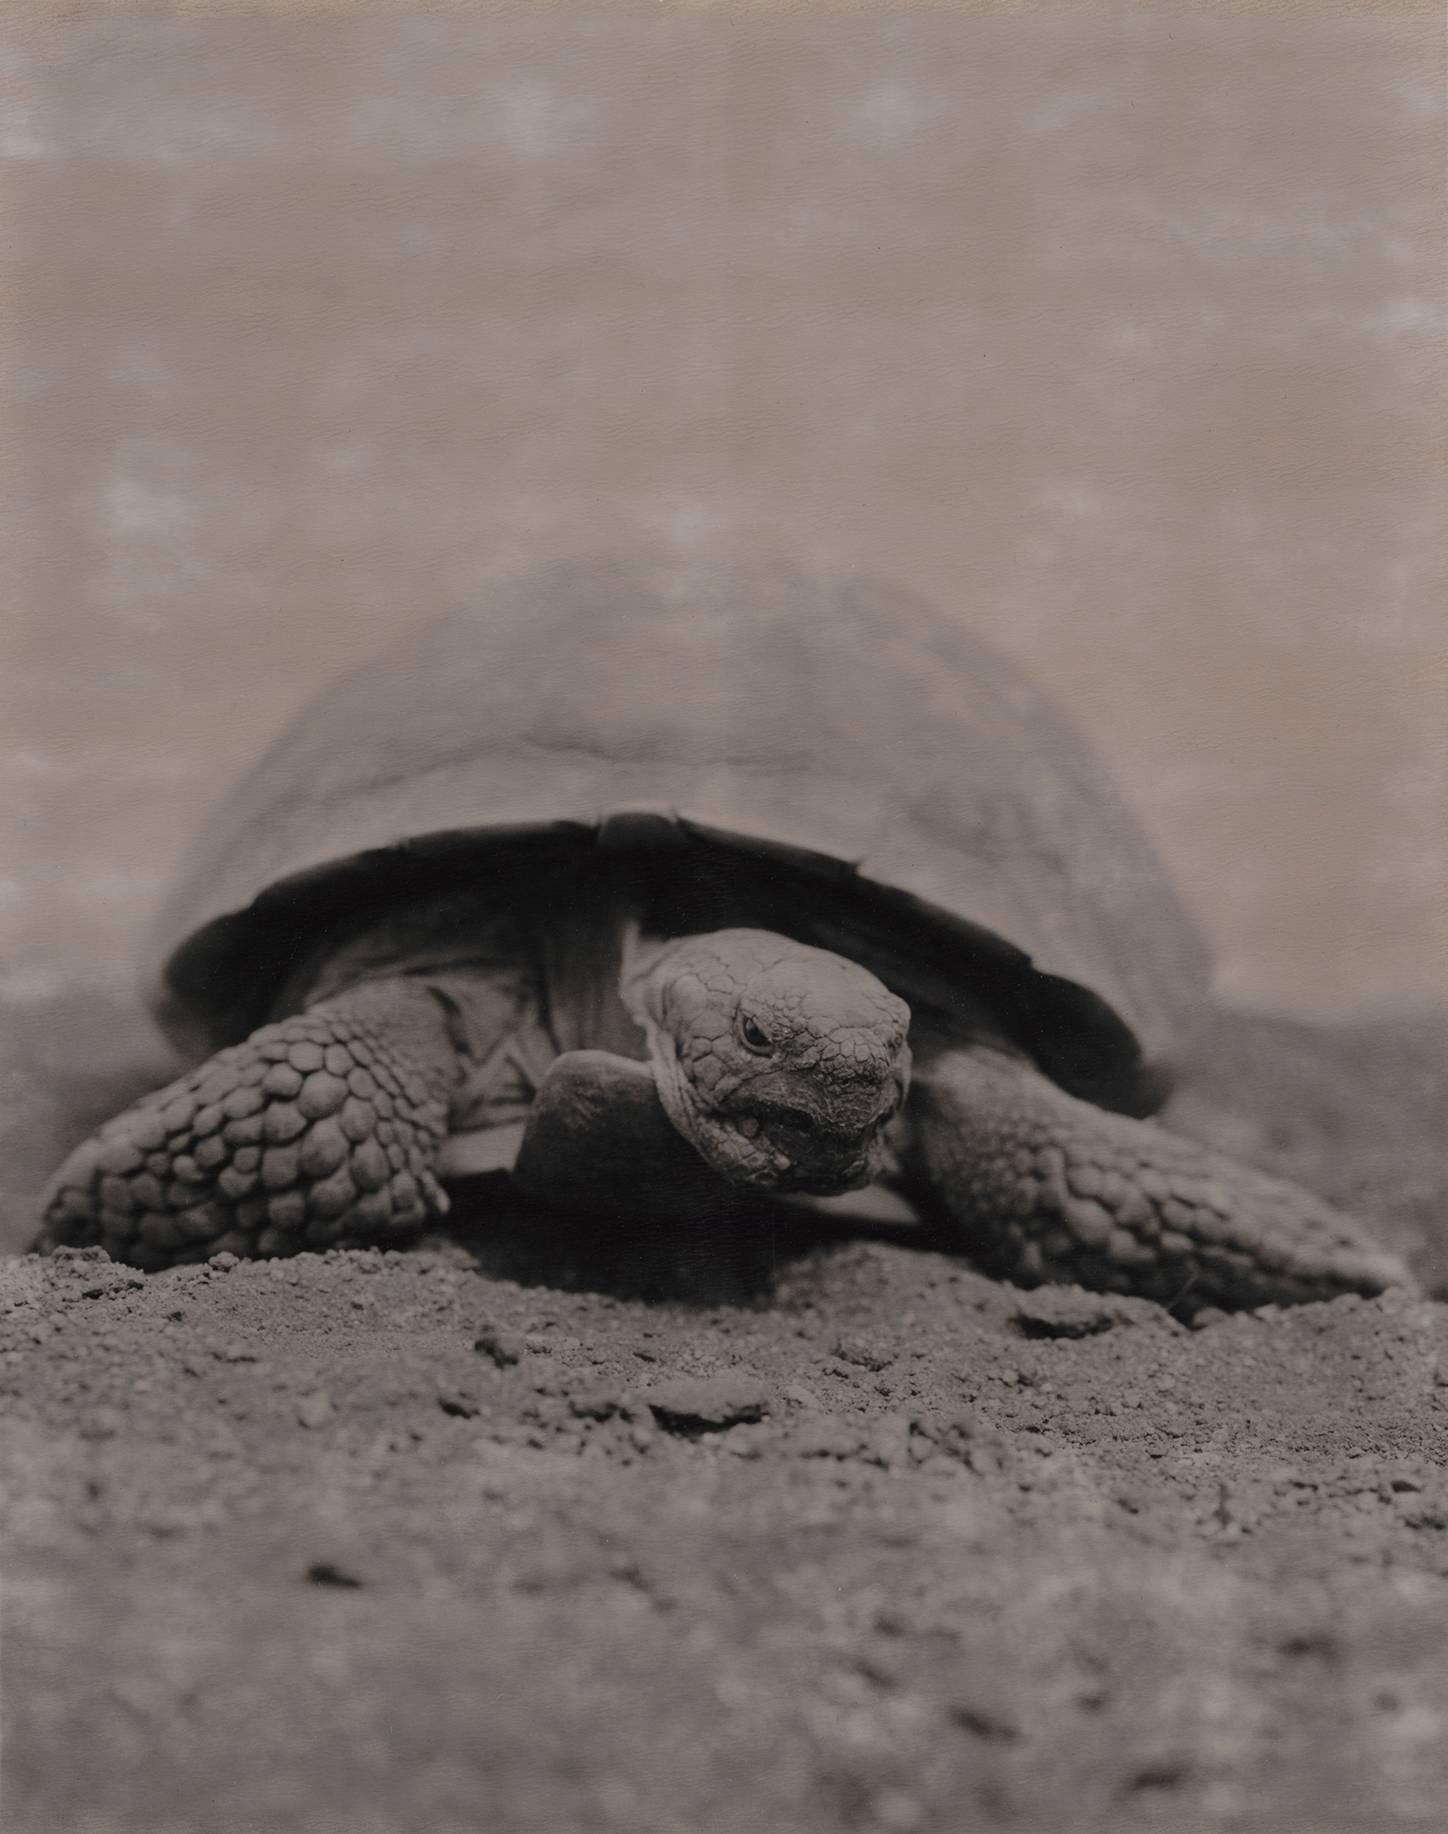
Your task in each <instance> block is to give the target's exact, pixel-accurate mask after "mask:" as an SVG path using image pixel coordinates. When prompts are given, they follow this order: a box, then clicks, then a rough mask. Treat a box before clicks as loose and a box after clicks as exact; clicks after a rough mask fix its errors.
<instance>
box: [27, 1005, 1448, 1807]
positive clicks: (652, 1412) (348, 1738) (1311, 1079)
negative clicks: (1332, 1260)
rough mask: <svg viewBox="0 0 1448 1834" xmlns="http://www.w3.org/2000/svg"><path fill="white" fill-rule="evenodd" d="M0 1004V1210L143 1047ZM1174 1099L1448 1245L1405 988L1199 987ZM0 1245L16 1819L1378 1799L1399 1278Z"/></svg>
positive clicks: (1398, 1458) (1438, 1628)
mask: <svg viewBox="0 0 1448 1834" xmlns="http://www.w3.org/2000/svg"><path fill="white" fill-rule="evenodd" d="M148 1049H149V1047H148V1046H146V1045H145V1044H144V1042H143V1034H142V1033H141V1032H140V1031H139V1029H138V1028H137V1026H136V1024H135V1021H134V1020H133V1019H132V1018H131V1017H130V1016H129V1015H128V1014H127V1013H126V1011H125V1009H124V1008H123V1007H121V1006H118V1005H111V1004H107V1003H105V1002H103V1001H98V1000H97V999H95V998H81V997H79V996H76V997H75V998H74V999H72V1000H69V1001H63V1002H47V1003H45V1004H43V1005H41V1004H32V1005H30V1006H26V1007H19V1008H16V1009H15V1010H14V1011H13V1012H11V1013H10V1014H9V1015H8V1019H7V1025H6V1042H5V1045H4V1056H3V1061H0V1078H3V1081H0V1201H3V1206H4V1213H3V1223H4V1238H3V1240H4V1245H5V1246H8V1247H9V1248H11V1249H18V1248H20V1247H22V1246H23V1243H24V1240H25V1237H26V1234H27V1231H28V1229H29V1227H30V1220H29V1206H30V1205H31V1203H32V1201H33V1194H34V1188H35V1185H36V1183H37V1182H38V1180H39V1178H40V1176H41V1175H42V1174H43V1172H44V1171H45V1170H46V1169H48V1166H49V1164H50V1163H51V1162H53V1159H54V1158H55V1156H57V1155H58V1153H59V1151H60V1150H61V1149H62V1148H63V1147H64V1146H65V1145H67V1144H68V1143H69V1142H70V1140H71V1139H73V1138H74V1137H75V1136H76V1134H77V1133H79V1132H81V1131H83V1130H84V1128H85V1127H86V1126H87V1125H89V1123H90V1121H91V1120H92V1119H93V1117H94V1116H95V1114H96V1113H98V1112H102V1111H105V1110H106V1109H108V1108H109V1107H111V1106H113V1105H114V1104H115V1103H116V1101H117V1100H118V1099H120V1098H121V1097H122V1096H123V1095H124V1094H126V1093H129V1092H130V1090H131V1089H132V1088H134V1087H135V1086H137V1085H139V1084H143V1083H145V1082H146V1081H147V1080H148V1079H150V1078H152V1077H155V1076H157V1075H159V1073H160V1064H159V1060H157V1059H156V1058H155V1057H154V1055H152V1056H150V1057H149V1058H148V1056H147V1051H148ZM1189 1068H1190V1070H1191V1072H1192V1075H1191V1080H1190V1087H1189V1089H1188V1091H1187V1092H1186V1093H1185V1094H1183V1096H1182V1097H1181V1098H1179V1100H1178V1103H1177V1107H1176V1116H1177V1119H1178V1120H1179V1123H1180V1124H1181V1125H1182V1126H1183V1127H1187V1128H1191V1129H1194V1130H1195V1131H1197V1132H1199V1133H1202V1134H1205V1135H1209V1136H1210V1137H1212V1138H1214V1139H1216V1140H1218V1141H1220V1142H1223V1143H1226V1144H1229V1145H1231V1146H1233V1147H1234V1148H1235V1149H1236V1150H1238V1151H1240V1152H1243V1153H1245V1154H1247V1155H1248V1156H1252V1157H1256V1158H1258V1159H1261V1160H1262V1161H1264V1162H1266V1163H1271V1164H1275V1165H1277V1166H1279V1167H1282V1168H1285V1169H1287V1170H1290V1171H1293V1172H1295V1173H1297V1174H1298V1175H1300V1176H1303V1177H1304V1178H1308V1179H1309V1181H1310V1182H1314V1183H1316V1184H1317V1185H1318V1186H1319V1187H1320V1188H1322V1189H1324V1190H1326V1191H1328V1192H1329V1194H1332V1195H1336V1196H1339V1197H1345V1198H1350V1199H1352V1200H1354V1201H1356V1202H1357V1204H1358V1205H1359V1207H1360V1208H1361V1209H1362V1210H1363V1211H1364V1212H1365V1213H1368V1214H1371V1215H1372V1216H1374V1217H1375V1218H1376V1219H1378V1221H1379V1223H1380V1226H1381V1229H1382V1232H1383V1233H1384V1235H1386V1236H1387V1237H1389V1238H1390V1239H1391V1240H1393V1241H1394V1242H1395V1244H1396V1245H1398V1246H1399V1247H1401V1248H1402V1249H1403V1250H1404V1251H1405V1252H1407V1253H1409V1254H1410V1256H1411V1257H1412V1258H1413V1260H1414V1262H1415V1264H1416V1265H1417V1267H1418V1269H1419V1271H1420V1273H1421V1275H1422V1276H1423V1278H1424V1281H1425V1284H1426V1285H1427V1286H1428V1287H1429V1288H1430V1289H1438V1288H1443V1287H1444V1286H1445V1283H1448V1258H1445V1246H1448V1149H1445V1140H1448V1129H1445V1126H1444V1122H1445V1120H1448V1020H1444V1019H1434V1020H1424V1021H1422V1022H1421V1023H1413V1024H1404V1025H1397V1026H1366V1027H1360V1028H1356V1029H1354V1030H1338V1031H1334V1032H1327V1031H1320V1030H1314V1029H1312V1028H1307V1027H1304V1026H1297V1025H1291V1024H1288V1023H1286V1022H1268V1021H1249V1020H1246V1019H1229V1018H1223V1019H1222V1020H1221V1021H1220V1022H1219V1023H1218V1024H1217V1025H1216V1026H1215V1027H1214V1028H1213V1030H1212V1031H1211V1032H1210V1033H1209V1034H1208V1036H1207V1038H1206V1039H1205V1040H1204V1042H1203V1045H1202V1047H1201V1049H1200V1050H1199V1052H1198V1053H1197V1056H1196V1058H1195V1060H1194V1062H1193V1063H1192V1064H1191V1065H1190V1066H1189ZM459 1207H460V1209H461V1210H462V1212H463V1214H464V1221H465V1227H464V1229H463V1231H462V1232H461V1234H460V1236H459V1238H458V1239H455V1240H450V1241H448V1242H446V1243H437V1244H432V1245H430V1246H429V1247H427V1248H426V1249H424V1250H422V1251H420V1252H417V1253H413V1254H408V1255H394V1254H375V1253H368V1254H356V1253H353V1254H332V1255H325V1256H315V1255H303V1256H300V1257H298V1258H297V1259H294V1260H290V1261H285V1262H274V1263H263V1264H241V1263H235V1262H232V1261H231V1259H230V1257H225V1256H223V1257H220V1258H219V1259H218V1261H216V1262H213V1263H212V1264H210V1265H209V1266H206V1267H202V1268H193V1269H186V1270H181V1271H177V1272H175V1273H170V1274H164V1275H158V1276H153V1277H149V1278H147V1277H144V1276H142V1275H139V1274H135V1273H133V1272H131V1271H130V1270H128V1269H124V1268H119V1267H117V1266H115V1265H114V1264H112V1263H110V1262H108V1261H106V1260H104V1259H102V1258H96V1257H95V1255H94V1253H93V1252H92V1251H87V1252H84V1253H80V1254H69V1255H62V1256H58V1257H56V1258H55V1259H54V1260H53V1261H48V1262H42V1261H38V1260H33V1259H28V1258H23V1257H19V1256H14V1257H12V1258H8V1259H6V1260H4V1261H0V1537H3V1540H0V1554H3V1566H0V1633H3V1641H0V1684H3V1715H4V1721H3V1734H4V1739H3V1757H0V1825H3V1827H4V1828H5V1829H6V1830H7V1831H12V1834H40V1831H42V1830H44V1831H45V1834H57V1831H64V1834H71V1831H72V1830H74V1831H76V1834H81V1831H84V1834H110V1831H111V1830H116V1831H118V1834H119V1831H120V1830H127V1831H131V1830H144V1831H145V1834H173V1831H174V1834H182V1831H185V1834H199V1831H201V1830H204V1831H205V1834H283V1831H291V1830H305V1831H306V1834H333V1831H335V1834H451V1831H453V1830H458V1831H462V1830H487V1834H512V1831H513V1830H518V1831H520V1834H521V1831H524V1830H529V1831H532V1830H537V1831H538V1834H545V1831H546V1834H569V1831H571V1830H575V1829H577V1830H585V1829H589V1830H591V1829H621V1830H628V1831H629V1834H652V1831H654V1830H658V1831H659V1834H694V1831H698V1834H743V1831H744V1830H750V1831H751V1834H760V1831H770V1834H772V1831H773V1830H780V1831H785V1830H789V1831H791V1834H792V1831H794V1830H798V1831H799V1834H814V1831H816V1830H818V1831H820V1834H825V1831H827V1830H828V1831H831V1834H832V1831H834V1830H854V1829H861V1830H871V1831H874V1830H878V1831H879V1834H931V1831H934V1830H940V1831H942V1834H944V1831H946V1830H949V1831H952V1834H954V1831H956V1830H961V1829H970V1830H981V1831H983V1834H985V1831H990V1830H996V1829H1002V1830H1007V1829H1010V1830H1017V1829H1018V1830H1026V1831H1035V1830H1040V1831H1042V1834H1055V1831H1057V1830H1062V1831H1064V1830H1067V1829H1070V1830H1089V1829H1103V1830H1111V1831H1112V1834H1116V1831H1117V1830H1120V1831H1122V1834H1130V1831H1131V1830H1142V1831H1145V1830H1150V1831H1151V1834H1164V1831H1166V1830H1175V1829H1181V1830H1193V1831H1205V1830H1212V1831H1216V1830H1229V1829H1230V1830H1258V1829H1260V1830H1271V1831H1273V1834H1279V1831H1280V1834H1308V1831H1315V1830H1349V1831H1352V1834H1357V1831H1359V1830H1361V1831H1363V1834H1366V1831H1367V1830H1369V1829H1371V1830H1373V1834H1382V1831H1384V1830H1397V1829H1424V1830H1434V1831H1435V1834H1437V1831H1438V1830H1441V1829H1442V1827H1443V1826H1444V1823H1445V1811H1444V1808H1443V1804H1444V1802H1445V1801H1448V1739H1445V1716H1448V1638H1445V1636H1444V1623H1445V1612H1448V1468H1445V1454H1448V1307H1445V1306H1444V1305H1443V1304H1441V1303H1439V1302H1437V1301H1435V1300H1432V1299H1423V1300H1418V1299H1408V1298H1403V1297H1388V1298H1385V1299H1382V1300H1379V1301H1374V1302H1371V1303H1365V1302H1361V1301H1358V1300H1354V1299H1344V1300H1339V1301H1337V1302H1336V1303H1334V1304H1331V1305H1322V1306H1306V1307H1302V1308H1300V1309H1297V1310H1294V1311H1283V1312H1277V1311H1272V1310H1270V1309H1269V1310H1268V1311H1266V1312H1262V1313H1258V1314H1252V1315H1243V1316H1237V1317H1234V1318H1230V1319H1227V1318H1220V1317H1218V1318H1216V1319H1213V1320H1210V1321H1208V1322H1206V1323H1205V1324H1202V1325H1200V1326H1199V1327H1198V1328H1196V1329H1191V1330H1189V1329H1187V1328H1185V1327H1184V1326H1183V1325H1181V1324H1179V1323H1178V1322H1176V1321H1175V1320H1174V1319H1173V1318H1171V1317H1170V1316H1168V1315H1167V1314H1166V1313H1165V1312H1163V1311H1162V1310H1160V1309H1159V1308H1157V1307H1155V1306H1152V1305H1149V1304H1146V1303H1142V1302H1126V1301H1120V1300H1102V1299H1099V1298H1094V1297H1092V1296H1089V1295H1086V1294H1083V1293H1081V1292H1079V1291H1078V1290H1076V1289H1070V1288H1060V1289H1050V1290H1045V1291H1042V1292H1039V1293H1036V1294H1025V1293H1022V1292H1019V1291H1017V1290H1014V1289H1011V1288H1008V1287H1004V1286H1001V1285H998V1284H995V1283H993V1282H991V1281H988V1280H985V1279H983V1278H981V1277H980V1276H978V1275H977V1274H975V1273H973V1272H971V1271H970V1270H969V1268H968V1267H966V1266H965V1265H963V1264H962V1263H960V1262H958V1261H955V1260H952V1259H950V1258H949V1257H947V1256H945V1255H943V1254H941V1253H938V1252H935V1251H933V1250H931V1249H928V1248H925V1247H922V1246H920V1245H919V1244H917V1243H915V1242H912V1241H911V1240H910V1239H909V1238H908V1236H906V1235H903V1234H901V1235H899V1236H897V1237H896V1238H895V1239H889V1238H887V1237H885V1236H884V1235H883V1234H877V1235H875V1236H869V1235H856V1236H853V1237H852V1236H849V1235H845V1234H836V1235H829V1236H827V1235H826V1234H825V1233H824V1232H823V1231H821V1230H818V1229H813V1228H810V1227H806V1225H804V1224H803V1223H802V1222H793V1223H791V1222H787V1221H785V1220H782V1219H781V1218H779V1217H773V1218H770V1219H760V1218H755V1219H750V1220H749V1222H748V1224H747V1226H745V1227H742V1228H741V1229H740V1230H739V1231H738V1232H736V1233H735V1234H734V1235H732V1236H726V1235H724V1234H722V1233H719V1232H711V1233H710V1234H709V1235H708V1236H704V1235H701V1234H700V1232H699V1231H698V1230H695V1229H690V1228H688V1227H685V1226H681V1227H680V1228H678V1229H677V1230H673V1231H664V1230H662V1229H661V1228H658V1227H654V1228H652V1229H649V1230H643V1229H639V1228H633V1227H629V1226H627V1225H625V1224H617V1225H608V1226H605V1225H601V1224H594V1225H592V1226H590V1227H589V1228H579V1227H576V1226H575V1227H572V1228H564V1227H563V1226H562V1225H561V1224H560V1223H558V1222H557V1220H556V1219H549V1218H546V1217H540V1216H538V1215H536V1214H533V1215H529V1214H525V1213H523V1212H521V1211H519V1210H517V1209H516V1208H510V1206H509V1204H508V1201H507V1199H506V1196H505V1194H504V1193H502V1192H501V1191H500V1190H499V1189H498V1187H497V1186H495V1185H487V1184H480V1185H479V1186H478V1187H476V1188H475V1189H474V1190H473V1191H472V1192H470V1193H468V1194H467V1195H466V1199H465V1201H464V1202H463V1203H462V1204H461V1205H460V1206H459Z"/></svg>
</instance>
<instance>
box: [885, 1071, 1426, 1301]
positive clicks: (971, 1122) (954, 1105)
mask: <svg viewBox="0 0 1448 1834" xmlns="http://www.w3.org/2000/svg"><path fill="white" fill-rule="evenodd" d="M911 1121H912V1127H911V1140H910V1145H909V1149H908V1151H909V1162H910V1170H911V1172H912V1174H913V1177H914V1179H915V1180H916V1181H917V1182H918V1183H920V1184H922V1185H923V1186H924V1187H925V1188H926V1190H927V1191H928V1193H929V1195H930V1197H931V1199H932V1200H933V1201H934V1203H935V1204H936V1205H937V1206H938V1207H939V1208H940V1209H942V1210H943V1211H944V1212H945V1214H946V1216H947V1218H948V1219H949V1221H950V1223H951V1224H952V1225H953V1226H954V1228H956V1229H957V1230H959V1231H960V1232H961V1234H963V1235H964V1237H965V1247H966V1251H967V1252H968V1253H969V1254H970V1255H971V1256H972V1258H973V1259H976V1260H978V1261H979V1262H980V1264H981V1266H982V1267H983V1268H985V1269H986V1271H988V1272H990V1273H993V1274H998V1275H1001V1276H1003V1277H1005V1278H1006V1279H1009V1280H1016V1281H1019V1282H1020V1283H1021V1284H1022V1285H1025V1286H1034V1285H1036V1284H1037V1283H1039V1282H1040V1281H1043V1280H1061V1281H1074V1282H1077V1283H1078V1284H1080V1285H1082V1286H1087V1287H1094V1288H1096V1289H1097V1290H1101V1291H1107V1292H1131V1293H1139V1294H1142V1295H1144V1296H1145V1297H1147V1298H1150V1299H1157V1300H1160V1301H1162V1302H1163V1303H1164V1304H1167V1305H1181V1306H1182V1307H1184V1308H1185V1309H1186V1310H1188V1311H1194V1310H1196V1309H1198V1308H1199V1307H1201V1306H1203V1305H1215V1306H1221V1307H1224V1308H1229V1309H1230V1308H1234V1307H1241V1306H1256V1305H1265V1304H1268V1303H1272V1302H1275V1303H1278V1304H1283V1305H1290V1304H1301V1303H1303V1302H1306V1301H1308V1300H1313V1299H1331V1298H1333V1297H1334V1296H1335V1295H1337V1294H1340V1293H1379V1292H1381V1291H1383V1289H1384V1288H1386V1287H1389V1286H1407V1287H1411V1286H1412V1285H1413V1281H1412V1277H1411V1276H1410V1275H1409V1273H1408V1272H1407V1270H1406V1269H1405V1268H1404V1267H1403V1266H1402V1265H1401V1264H1400V1263H1399V1262H1398V1261H1397V1260H1396V1259H1395V1258H1394V1256H1392V1255H1391V1254H1389V1253H1388V1251H1387V1250H1386V1249H1384V1248H1382V1247H1379V1246H1378V1245H1376V1244H1375V1243H1373V1242H1372V1241H1370V1240H1369V1239H1368V1238H1367V1237H1366V1236H1365V1235H1364V1234H1363V1233H1361V1232H1360V1231H1359V1229H1358V1228H1357V1226H1356V1225H1355V1224H1354V1223H1353V1222H1352V1221H1351V1220H1350V1219H1349V1218H1348V1217H1346V1216H1344V1215H1342V1213H1341V1212H1339V1211H1336V1210H1334V1209H1332V1208H1331V1206H1330V1205H1328V1204H1326V1203H1325V1202H1323V1201H1322V1200H1321V1199H1320V1198H1317V1197H1314V1196H1313V1195H1312V1194H1311V1192H1309V1191H1305V1190H1303V1189H1301V1188H1300V1187H1299V1186H1296V1185H1292V1184H1288V1183H1286V1182H1284V1181H1283V1180H1281V1179H1277V1178H1272V1177H1269V1176H1268V1175H1267V1174H1266V1173H1265V1172H1259V1171H1255V1170H1253V1169H1251V1168H1250V1167H1248V1166H1244V1165H1239V1164H1237V1163H1236V1162H1235V1161H1233V1160H1231V1159H1228V1158H1226V1157H1224V1156H1223V1155H1222V1154H1220V1153H1216V1152H1213V1151H1211V1150H1210V1149H1209V1148H1207V1147H1203V1146H1198V1145H1197V1144H1195V1143H1194V1142H1193V1141H1190V1140H1185V1139H1182V1138H1181V1137H1180V1136H1178V1135H1175V1134H1171V1133H1168V1132H1166V1131H1165V1130H1164V1129H1163V1128H1160V1127H1157V1126H1155V1125H1154V1124H1153V1123H1151V1122H1149V1121H1145V1122H1143V1121H1134V1120H1129V1119H1128V1118H1127V1117H1125V1116H1124V1115H1117V1114H1111V1113H1108V1112H1106V1111H1105V1110H1103V1109H1100V1108H1096V1107H1093V1106H1092V1105H1091V1104H1089V1103H1087V1102H1082V1101H1078V1100H1076V1098H1075V1097H1074V1096H1069V1095H1067V1094H1065V1093H1064V1092H1063V1091H1062V1090H1060V1089H1058V1088H1057V1087H1056V1085H1055V1084H1054V1083H1051V1082H1049V1081H1047V1079H1046V1078H1045V1077H1043V1076H1042V1075H1041V1074H1040V1073H1039V1072H1038V1071H1036V1070H1035V1069H1033V1068H1032V1067H1031V1066H1030V1065H1029V1064H1027V1063H1024V1062H1022V1061H1021V1060H1019V1059H1017V1058H1013V1057H1010V1056H1008V1055H1006V1054H1005V1053H1003V1052H998V1051H994V1050H987V1049H982V1048H977V1049H974V1050H970V1051H955V1052H951V1053H948V1054H947V1055H945V1056H943V1057H941V1058H940V1059H939V1060H937V1061H936V1062H935V1063H934V1064H932V1065H930V1066H928V1067H927V1068H926V1070H925V1071H924V1072H923V1073H922V1074H921V1075H920V1076H919V1077H918V1078H917V1083H916V1095H915V1098H914V1104H913V1111H912V1115H911Z"/></svg>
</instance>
